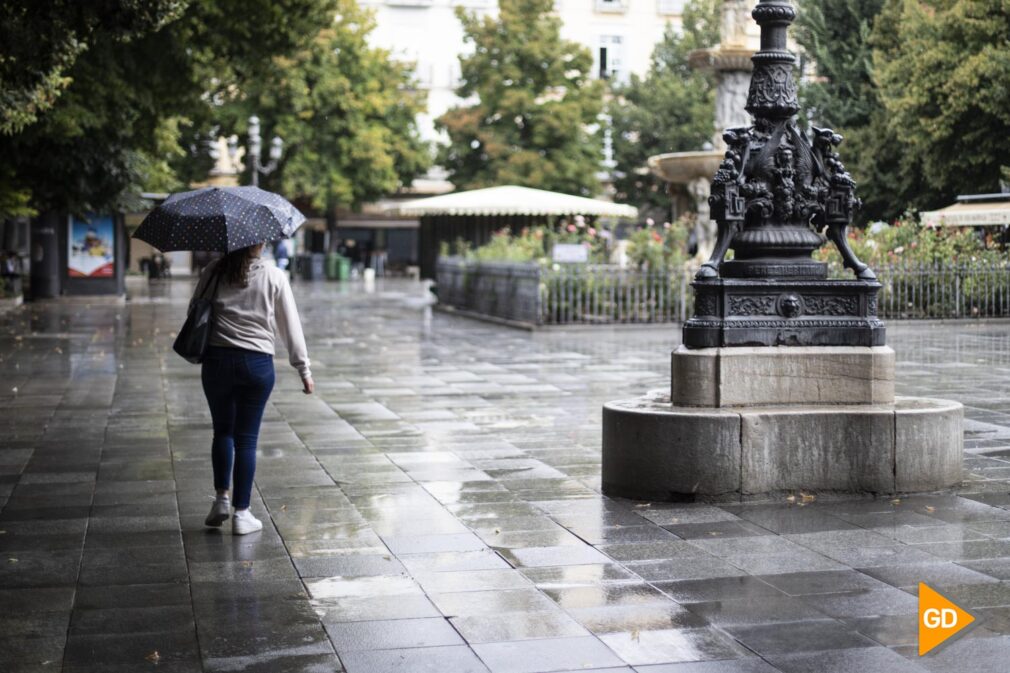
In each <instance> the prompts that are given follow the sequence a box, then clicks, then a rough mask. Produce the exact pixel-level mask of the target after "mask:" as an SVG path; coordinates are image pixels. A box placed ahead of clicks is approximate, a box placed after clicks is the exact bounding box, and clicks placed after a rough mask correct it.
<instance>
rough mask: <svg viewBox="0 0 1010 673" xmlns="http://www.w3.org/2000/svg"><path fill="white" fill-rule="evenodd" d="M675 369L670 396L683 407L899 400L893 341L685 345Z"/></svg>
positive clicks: (677, 354) (675, 360)
mask: <svg viewBox="0 0 1010 673" xmlns="http://www.w3.org/2000/svg"><path fill="white" fill-rule="evenodd" d="M670 369H671V380H672V385H671V393H670V399H671V401H672V403H673V405H674V406H678V407H738V406H747V405H776V404H890V403H891V402H893V401H894V351H893V350H891V349H890V348H889V347H888V346H876V347H858V346H857V347H853V346H825V347H820V348H816V347H806V348H804V347H797V348H776V347H739V348H701V349H697V350H692V349H689V348H686V347H684V346H681V347H680V348H678V349H677V350H675V351H674V352H673V357H672V364H671V368H670Z"/></svg>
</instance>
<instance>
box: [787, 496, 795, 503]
mask: <svg viewBox="0 0 1010 673" xmlns="http://www.w3.org/2000/svg"><path fill="white" fill-rule="evenodd" d="M786 502H796V496H795V495H787V496H786Z"/></svg>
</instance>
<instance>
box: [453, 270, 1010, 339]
mask: <svg viewBox="0 0 1010 673" xmlns="http://www.w3.org/2000/svg"><path fill="white" fill-rule="evenodd" d="M875 271H876V274H877V278H878V280H879V281H880V283H881V285H882V287H881V290H880V294H879V295H878V302H877V310H878V313H879V315H880V317H881V318H883V319H886V320H904V319H920V320H921V319H932V320H945V319H961V318H1010V263H1007V264H897V265H889V266H883V267H876V268H875ZM832 276H833V277H838V278H852V275H851V273H849V272H841V271H839V272H833V273H832ZM691 280H692V274H691V272H689V271H682V270H656V271H651V270H640V269H628V268H625V269H622V268H620V267H618V266H612V265H591V264H571V265H562V266H557V267H549V266H540V265H538V264H510V263H486V262H485V263H479V264H473V263H469V262H466V261H463V260H459V259H454V258H449V259H443V260H440V261H439V298H440V301H442V303H444V304H447V305H450V306H456V307H457V308H462V309H467V310H470V311H473V312H475V313H482V314H487V315H492V316H496V317H500V318H505V319H510V320H517V321H519V322H524V323H529V324H539V325H609V324H619V323H640V324H641V323H675V322H683V321H685V320H687V318H689V317H690V316H691V313H692V311H693V307H694V293H693V291H692V290H691ZM537 288H539V290H538V289H537Z"/></svg>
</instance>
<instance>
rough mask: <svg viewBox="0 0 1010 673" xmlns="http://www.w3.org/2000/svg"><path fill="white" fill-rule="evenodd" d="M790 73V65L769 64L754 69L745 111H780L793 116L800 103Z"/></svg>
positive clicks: (791, 66) (791, 73)
mask: <svg viewBox="0 0 1010 673" xmlns="http://www.w3.org/2000/svg"><path fill="white" fill-rule="evenodd" d="M792 71H793V64H792V63H771V64H769V65H767V66H766V67H764V68H758V69H755V70H754V75H753V76H752V77H751V81H750V93H749V94H748V96H747V109H748V110H750V111H752V112H753V111H756V110H782V111H783V112H785V113H786V114H795V113H796V110H799V109H800V102H799V99H798V98H797V96H796V84H795V82H793V72H792ZM789 110H792V112H788V111H789Z"/></svg>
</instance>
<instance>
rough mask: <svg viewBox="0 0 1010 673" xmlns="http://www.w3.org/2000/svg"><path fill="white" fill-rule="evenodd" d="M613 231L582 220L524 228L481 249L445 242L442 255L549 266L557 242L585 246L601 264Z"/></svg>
mask: <svg viewBox="0 0 1010 673" xmlns="http://www.w3.org/2000/svg"><path fill="white" fill-rule="evenodd" d="M612 240H613V234H612V232H611V231H609V230H607V229H603V228H597V227H595V226H591V225H588V224H587V223H586V222H585V220H584V219H583V218H581V217H576V218H575V219H574V220H573V221H572V222H567V223H564V224H562V225H561V227H559V228H554V227H549V226H545V225H538V226H535V227H525V228H523V229H522V230H521V231H520V232H519V233H516V234H513V233H512V232H511V231H510V230H509V229H502V230H500V231H497V232H495V233H494V234H493V235H492V236H491V240H490V241H488V242H487V243H485V244H484V245H482V246H480V247H478V248H472V247H471V246H470V244H469V243H467V242H465V241H462V240H459V241H456V243H455V244H454V245H452V246H450V245H448V244H445V243H443V244H442V247H441V250H440V254H441V255H442V256H448V255H450V254H455V255H459V256H460V257H463V258H465V259H468V260H471V261H479V262H538V263H540V264H548V263H550V261H551V252H552V250H553V249H554V246H555V245H556V244H558V243H563V244H574V245H584V246H585V247H586V248H587V249H588V251H589V261H590V262H592V263H597V264H602V263H606V262H607V261H608V256H609V253H610V246H609V244H610V242H611V241H612Z"/></svg>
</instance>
